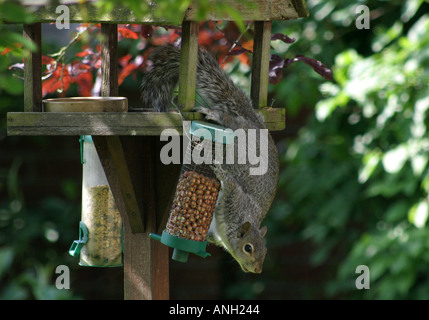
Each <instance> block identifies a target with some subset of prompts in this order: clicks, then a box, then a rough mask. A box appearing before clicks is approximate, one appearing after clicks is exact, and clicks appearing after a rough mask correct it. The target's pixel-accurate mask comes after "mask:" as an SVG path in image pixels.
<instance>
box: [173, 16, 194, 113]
mask: <svg viewBox="0 0 429 320" xmlns="http://www.w3.org/2000/svg"><path fill="white" fill-rule="evenodd" d="M198 31H199V25H198V22H191V21H183V23H182V48H181V54H180V69H179V97H178V101H179V106H180V107H181V108H183V111H190V110H192V108H193V107H194V105H195V87H196V79H197V64H198Z"/></svg>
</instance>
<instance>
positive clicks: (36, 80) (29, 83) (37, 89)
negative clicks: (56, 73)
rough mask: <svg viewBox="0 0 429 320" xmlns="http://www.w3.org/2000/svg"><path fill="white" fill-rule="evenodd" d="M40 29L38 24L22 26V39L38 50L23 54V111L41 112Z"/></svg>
mask: <svg viewBox="0 0 429 320" xmlns="http://www.w3.org/2000/svg"><path fill="white" fill-rule="evenodd" d="M41 35H42V27H41V24H40V23H34V24H31V25H24V37H25V38H27V39H30V40H32V41H34V43H35V44H36V45H37V48H38V50H37V51H36V52H31V51H29V50H26V52H25V54H24V110H25V111H27V112H41V111H42V53H41V48H42V45H41V43H42V42H41V41H42V40H41Z"/></svg>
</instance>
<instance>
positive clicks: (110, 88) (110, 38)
mask: <svg viewBox="0 0 429 320" xmlns="http://www.w3.org/2000/svg"><path fill="white" fill-rule="evenodd" d="M101 35H102V42H101V63H102V65H101V71H102V74H101V78H102V81H101V96H103V97H109V96H110V97H114V96H117V95H118V25H117V24H106V23H102V24H101Z"/></svg>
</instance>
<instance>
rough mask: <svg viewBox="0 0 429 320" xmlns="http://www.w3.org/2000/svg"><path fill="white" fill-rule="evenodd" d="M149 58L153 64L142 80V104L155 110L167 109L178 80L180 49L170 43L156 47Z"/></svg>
mask: <svg viewBox="0 0 429 320" xmlns="http://www.w3.org/2000/svg"><path fill="white" fill-rule="evenodd" d="M149 59H150V60H151V61H152V62H153V66H152V69H151V70H149V71H148V72H147V73H145V76H144V78H143V81H142V85H141V92H142V96H141V98H142V101H143V105H144V106H145V107H148V108H155V110H157V111H167V108H168V107H169V106H170V103H171V98H172V96H173V90H174V88H175V87H176V85H177V82H178V81H179V66H180V50H179V49H177V48H175V47H173V46H172V45H168V46H162V47H157V48H155V50H154V51H153V52H152V53H151V55H150V57H149Z"/></svg>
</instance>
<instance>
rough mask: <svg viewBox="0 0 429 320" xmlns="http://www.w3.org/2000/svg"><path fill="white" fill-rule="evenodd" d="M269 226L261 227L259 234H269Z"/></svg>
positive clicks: (262, 235) (263, 235)
mask: <svg viewBox="0 0 429 320" xmlns="http://www.w3.org/2000/svg"><path fill="white" fill-rule="evenodd" d="M267 230H268V228H267V226H263V227H262V228H261V229H259V234H260V235H261V237H262V238H263V237H265V235H266V234H267Z"/></svg>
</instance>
